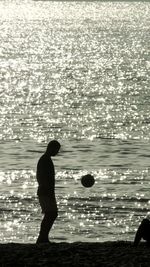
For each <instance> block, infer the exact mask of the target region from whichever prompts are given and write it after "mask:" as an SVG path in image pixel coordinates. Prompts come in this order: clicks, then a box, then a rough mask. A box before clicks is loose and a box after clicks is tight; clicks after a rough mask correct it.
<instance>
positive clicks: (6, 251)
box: [0, 241, 150, 267]
mask: <svg viewBox="0 0 150 267" xmlns="http://www.w3.org/2000/svg"><path fill="white" fill-rule="evenodd" d="M5 266H13V267H18V266H19V267H28V266H34V267H36V266H41V267H45V266H49V267H53V266H55V267H56V266H64V267H73V266H76V267H78V266H81V267H87V266H90V267H125V266H126V267H133V266H134V267H150V248H148V247H146V245H145V243H144V242H143V243H141V244H140V245H139V246H138V247H137V248H135V247H133V243H131V242H124V241H118V242H104V243H84V242H77V243H52V244H50V245H49V244H43V245H36V244H18V243H8V244H0V267H5Z"/></svg>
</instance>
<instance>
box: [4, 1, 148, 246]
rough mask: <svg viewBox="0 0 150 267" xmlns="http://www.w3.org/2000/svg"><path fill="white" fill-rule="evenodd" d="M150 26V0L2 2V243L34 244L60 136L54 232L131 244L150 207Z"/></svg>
mask: <svg viewBox="0 0 150 267" xmlns="http://www.w3.org/2000/svg"><path fill="white" fill-rule="evenodd" d="M149 29H150V3H149V2H101V1H94V2H87V1H78V2H73V1H66V2H61V1H31V0H27V1H23V0H14V1H8V0H5V1H4V0H2V1H0V140H1V142H0V151H1V153H0V240H1V242H3V243H5V242H21V243H23V242H26V243H27V242H31V243H34V242H35V241H36V238H37V235H38V231H39V227H40V222H41V219H42V214H41V210H40V206H39V203H38V199H37V195H36V191H37V182H36V177H35V174H36V164H37V161H38V159H39V157H40V156H41V155H42V153H43V152H44V151H45V149H46V145H47V143H48V142H49V141H50V140H52V139H54V138H55V139H57V140H58V141H59V142H60V143H61V145H62V147H61V151H60V153H59V155H58V156H56V157H55V158H53V160H54V164H55V168H56V197H57V202H58V207H59V217H58V219H57V220H56V222H55V224H54V227H53V229H52V231H51V234H50V238H51V239H52V240H53V241H55V242H60V241H62V240H65V241H67V242H74V241H88V242H93V241H100V242H101V241H106V240H133V238H134V234H135V231H136V229H137V227H138V225H139V223H140V221H141V220H142V218H144V217H146V216H148V213H149V207H150V190H149V187H150V178H149V176H150V170H149V164H150V146H149V145H150V142H149V141H150V88H149V84H150V83H149V69H150V50H149V47H150V44H149V36H150V30H149ZM87 173H91V174H92V175H94V177H95V181H96V182H95V184H94V186H93V187H92V188H90V189H86V188H84V187H83V186H82V185H81V182H80V179H81V176H82V175H84V174H87Z"/></svg>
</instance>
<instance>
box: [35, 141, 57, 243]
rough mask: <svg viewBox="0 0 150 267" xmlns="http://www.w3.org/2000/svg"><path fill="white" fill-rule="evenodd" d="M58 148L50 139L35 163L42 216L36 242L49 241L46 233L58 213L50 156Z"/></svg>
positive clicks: (53, 172)
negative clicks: (44, 150)
mask: <svg viewBox="0 0 150 267" xmlns="http://www.w3.org/2000/svg"><path fill="white" fill-rule="evenodd" d="M59 149H60V144H59V142H58V141H56V140H53V141H51V142H50V143H49V144H48V146H47V149H46V152H45V153H44V154H43V155H42V156H41V158H40V159H39V161H38V164H37V173H36V177H37V182H38V185H39V186H38V191H37V195H38V198H39V203H40V206H41V209H42V213H44V217H43V220H42V222H41V228H40V232H39V236H38V239H37V242H36V243H48V242H49V238H48V235H49V232H50V230H51V228H52V226H53V223H54V221H55V219H56V218H57V215H58V209H57V203H56V198H55V169H54V164H53V162H52V159H51V156H55V155H57V153H58V151H59Z"/></svg>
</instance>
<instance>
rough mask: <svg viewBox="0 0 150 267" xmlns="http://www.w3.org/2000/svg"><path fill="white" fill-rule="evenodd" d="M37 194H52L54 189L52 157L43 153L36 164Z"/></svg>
mask: <svg viewBox="0 0 150 267" xmlns="http://www.w3.org/2000/svg"><path fill="white" fill-rule="evenodd" d="M36 177H37V182H38V185H39V186H38V192H37V194H38V195H45V196H46V195H52V194H54V190H55V170H54V164H53V162H52V159H51V158H50V157H48V156H46V155H45V154H44V155H43V156H42V157H41V158H40V159H39V161H38V164H37V173H36Z"/></svg>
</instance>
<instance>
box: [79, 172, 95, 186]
mask: <svg viewBox="0 0 150 267" xmlns="http://www.w3.org/2000/svg"><path fill="white" fill-rule="evenodd" d="M94 183H95V179H94V177H93V176H92V175H91V174H86V175H84V176H82V177H81V184H82V185H83V186H84V187H92V186H93V185H94Z"/></svg>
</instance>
